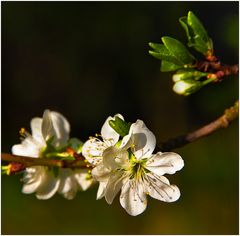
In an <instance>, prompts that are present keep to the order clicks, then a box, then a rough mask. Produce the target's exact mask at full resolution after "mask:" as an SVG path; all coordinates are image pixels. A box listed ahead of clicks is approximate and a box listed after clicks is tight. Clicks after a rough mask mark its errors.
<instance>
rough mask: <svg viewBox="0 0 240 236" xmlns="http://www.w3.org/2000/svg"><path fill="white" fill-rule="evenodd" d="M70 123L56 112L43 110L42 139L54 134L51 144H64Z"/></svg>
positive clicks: (67, 136)
mask: <svg viewBox="0 0 240 236" xmlns="http://www.w3.org/2000/svg"><path fill="white" fill-rule="evenodd" d="M69 132H70V125H69V123H68V121H67V120H66V118H65V117H64V116H63V115H61V114H60V113H58V112H54V111H52V112H50V111H49V110H45V111H44V113H43V121H42V134H43V138H44V140H48V139H49V138H51V137H53V136H54V141H53V144H54V145H55V146H61V145H64V144H66V142H67V140H68V138H69Z"/></svg>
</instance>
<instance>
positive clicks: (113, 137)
mask: <svg viewBox="0 0 240 236" xmlns="http://www.w3.org/2000/svg"><path fill="white" fill-rule="evenodd" d="M116 117H119V118H121V119H123V116H122V115H121V114H116V115H115V116H114V117H112V116H109V117H108V118H107V119H106V121H105V122H104V124H103V126H102V129H101V135H102V138H103V140H104V141H105V142H106V143H108V146H113V145H115V144H116V143H117V142H118V139H119V134H118V133H117V132H116V131H115V130H114V129H113V128H112V127H111V126H110V125H109V120H114V119H115V118H116ZM123 120H124V119H123Z"/></svg>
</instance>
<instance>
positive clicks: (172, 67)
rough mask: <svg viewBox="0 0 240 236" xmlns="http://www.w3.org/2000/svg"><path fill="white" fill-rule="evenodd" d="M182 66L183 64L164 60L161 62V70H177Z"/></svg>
mask: <svg viewBox="0 0 240 236" xmlns="http://www.w3.org/2000/svg"><path fill="white" fill-rule="evenodd" d="M180 68H182V66H179V65H176V64H174V63H172V62H169V61H165V60H162V62H161V71H162V72H168V71H175V70H178V69H180Z"/></svg>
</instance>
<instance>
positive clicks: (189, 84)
mask: <svg viewBox="0 0 240 236" xmlns="http://www.w3.org/2000/svg"><path fill="white" fill-rule="evenodd" d="M201 87H202V85H201V83H200V82H197V81H195V80H182V81H177V82H176V83H175V84H174V86H173V91H174V92H175V93H177V94H180V95H185V96H187V95H189V94H191V93H194V92H196V91H197V90H198V89H200V88H201Z"/></svg>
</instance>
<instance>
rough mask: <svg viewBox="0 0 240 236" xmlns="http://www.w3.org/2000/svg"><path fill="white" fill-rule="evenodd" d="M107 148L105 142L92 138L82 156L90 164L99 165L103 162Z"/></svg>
mask: <svg viewBox="0 0 240 236" xmlns="http://www.w3.org/2000/svg"><path fill="white" fill-rule="evenodd" d="M106 148H107V146H106V145H105V143H104V142H102V141H101V140H99V139H97V138H91V139H89V140H88V141H87V142H85V143H84V145H83V147H82V154H83V156H84V157H85V158H86V159H87V160H88V162H89V163H91V164H93V165H97V164H99V163H100V162H101V161H102V154H103V151H104V150H105V149H106Z"/></svg>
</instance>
